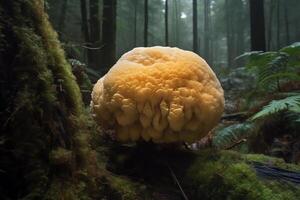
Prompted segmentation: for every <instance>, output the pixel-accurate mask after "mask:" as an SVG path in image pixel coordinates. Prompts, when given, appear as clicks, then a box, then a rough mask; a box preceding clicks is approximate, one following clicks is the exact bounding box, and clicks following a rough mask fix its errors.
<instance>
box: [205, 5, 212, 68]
mask: <svg viewBox="0 0 300 200" xmlns="http://www.w3.org/2000/svg"><path fill="white" fill-rule="evenodd" d="M209 18H210V0H204V30H205V31H204V55H205V59H206V61H207V62H208V63H209V64H211V63H210V57H209V56H210V19H209Z"/></svg>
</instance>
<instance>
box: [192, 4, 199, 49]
mask: <svg viewBox="0 0 300 200" xmlns="http://www.w3.org/2000/svg"><path fill="white" fill-rule="evenodd" d="M193 51H194V52H195V53H198V52H199V49H198V12H197V0H193Z"/></svg>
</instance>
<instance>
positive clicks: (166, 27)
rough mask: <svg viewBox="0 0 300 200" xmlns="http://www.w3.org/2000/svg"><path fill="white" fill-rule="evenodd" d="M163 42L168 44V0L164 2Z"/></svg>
mask: <svg viewBox="0 0 300 200" xmlns="http://www.w3.org/2000/svg"><path fill="white" fill-rule="evenodd" d="M165 44H166V46H169V0H166V2H165Z"/></svg>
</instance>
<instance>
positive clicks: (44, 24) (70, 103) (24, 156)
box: [0, 0, 89, 199]
mask: <svg viewBox="0 0 300 200" xmlns="http://www.w3.org/2000/svg"><path fill="white" fill-rule="evenodd" d="M20 11H22V12H20ZM0 15H1V17H0V24H1V26H0V35H1V37H0V49H5V51H0V80H1V81H0V124H1V126H0V157H1V159H0V191H1V192H0V199H63V198H64V197H63V195H66V194H69V193H70V190H68V189H69V188H73V187H74V188H79V187H78V186H79V185H81V184H84V183H82V181H81V180H79V179H77V178H76V177H75V176H74V174H75V171H76V173H78V172H80V170H81V169H83V168H84V165H85V164H84V163H86V160H87V157H88V156H89V155H83V154H80V153H81V152H86V153H87V154H89V147H88V146H89V144H87V140H81V141H78V140H77V139H76V138H85V137H86V135H85V133H84V132H86V131H87V127H86V125H85V124H86V123H87V122H86V120H85V118H86V117H87V116H84V115H85V114H84V111H83V103H82V100H81V94H80V90H79V87H78V85H77V84H76V81H75V78H74V76H73V75H72V72H71V70H70V66H69V64H68V63H67V61H66V59H65V57H64V52H63V50H62V48H61V46H60V43H59V41H58V40H57V37H56V33H55V32H54V30H53V29H52V26H51V25H50V23H49V21H48V16H47V15H46V13H45V12H44V7H43V2H42V1H40V0H26V1H24V0H13V1H10V0H3V1H0ZM86 147H87V149H86ZM86 153H85V154H86ZM78 181H79V182H78ZM63 182H64V183H67V185H68V186H67V185H66V184H62V183H63ZM80 182H81V183H80ZM77 184H78V185H77ZM67 192H69V193H67ZM76 192H78V193H77V194H79V193H82V192H83V191H82V190H81V191H76ZM77 194H75V193H74V194H73V196H72V197H73V198H74V199H81V198H80V197H79V196H78V195H77Z"/></svg>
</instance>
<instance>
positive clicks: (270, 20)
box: [267, 0, 274, 51]
mask: <svg viewBox="0 0 300 200" xmlns="http://www.w3.org/2000/svg"><path fill="white" fill-rule="evenodd" d="M273 11H274V1H273V0H270V10H269V22H268V36H267V39H268V40H267V51H270V50H271V47H272V45H271V44H272V27H273V26H272V22H273Z"/></svg>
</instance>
